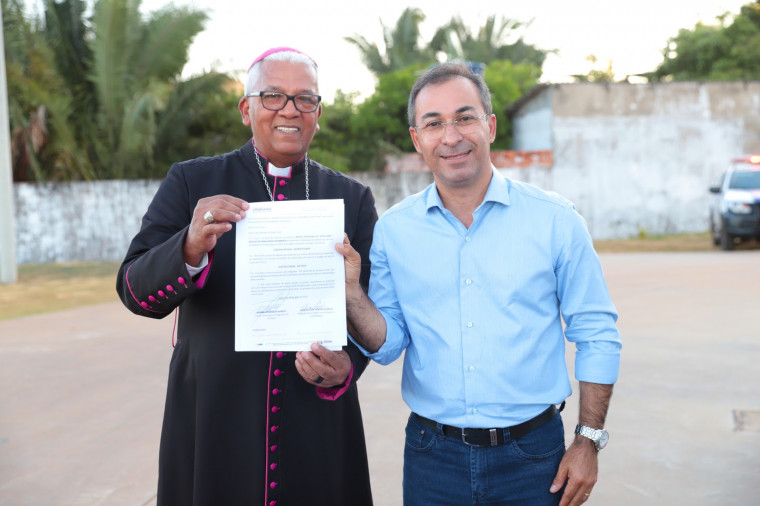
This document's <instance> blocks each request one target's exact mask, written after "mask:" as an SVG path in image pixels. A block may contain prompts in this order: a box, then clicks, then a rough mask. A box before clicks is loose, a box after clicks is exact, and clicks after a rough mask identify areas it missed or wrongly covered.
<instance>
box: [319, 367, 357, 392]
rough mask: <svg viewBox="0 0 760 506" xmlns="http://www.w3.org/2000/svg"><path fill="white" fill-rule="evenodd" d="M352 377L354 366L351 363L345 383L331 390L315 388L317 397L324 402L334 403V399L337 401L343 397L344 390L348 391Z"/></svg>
mask: <svg viewBox="0 0 760 506" xmlns="http://www.w3.org/2000/svg"><path fill="white" fill-rule="evenodd" d="M353 377H354V364H353V363H351V371H350V372H349V373H348V378H346V382H345V383H343V385H342V386H341V387H340V388H338V387H332V388H323V387H317V395H318V396H319V398H320V399H324V400H326V401H334V400H336V399H339V398H340V396H341V395H343V394H344V393H345V392H346V390H348V386H349V385H350V384H351V379H352V378H353Z"/></svg>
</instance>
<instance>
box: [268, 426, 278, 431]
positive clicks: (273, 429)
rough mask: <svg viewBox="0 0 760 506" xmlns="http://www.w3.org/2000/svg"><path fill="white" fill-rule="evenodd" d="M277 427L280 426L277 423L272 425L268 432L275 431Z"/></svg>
mask: <svg viewBox="0 0 760 506" xmlns="http://www.w3.org/2000/svg"><path fill="white" fill-rule="evenodd" d="M279 428H280V427H278V426H277V425H272V428H271V429H269V431H270V432H277V429H279Z"/></svg>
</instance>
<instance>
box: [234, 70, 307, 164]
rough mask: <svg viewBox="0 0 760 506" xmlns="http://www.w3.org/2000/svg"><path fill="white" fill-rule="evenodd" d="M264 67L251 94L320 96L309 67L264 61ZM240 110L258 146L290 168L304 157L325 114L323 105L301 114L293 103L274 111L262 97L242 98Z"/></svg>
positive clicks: (266, 155) (244, 122) (275, 161)
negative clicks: (262, 100)
mask: <svg viewBox="0 0 760 506" xmlns="http://www.w3.org/2000/svg"><path fill="white" fill-rule="evenodd" d="M260 65H261V77H260V78H259V80H258V82H257V83H256V85H255V86H254V87H253V89H252V90H251V91H254V92H256V91H280V92H282V93H287V94H289V95H296V94H299V93H305V94H312V95H318V94H319V89H318V87H317V74H316V72H315V70H314V68H313V67H311V66H310V65H308V64H305V63H301V62H289V61H276V60H264V61H263V62H261V63H260ZM238 108H239V109H240V114H241V116H242V118H243V124H244V125H247V126H250V127H251V131H252V132H253V141H254V143H255V144H256V147H257V148H258V149H259V151H261V153H262V154H263V155H264V156H265V157H266V158H267V159H268V160H269V161H270V162H271V163H273V164H274V165H276V166H278V167H289V166H291V165H293V164H294V163H296V162H297V161H299V160H301V159H302V158H303V157H304V155H305V154H306V151H307V150H308V149H309V144H310V143H311V139H312V138H313V137H314V134H315V133H316V132H317V130H319V125H318V120H319V117H320V116H321V115H322V106H321V105H320V106H319V107H318V108H317V110H316V111H314V112H301V111H299V110H298V109H296V107H295V104H293V101H292V100H288V102H287V103H286V104H285V107H284V108H283V109H281V110H279V111H270V110H268V109H265V108H264V106H262V105H261V99H260V98H259V97H248V98H245V97H244V98H242V99H241V100H240V103H239V104H238Z"/></svg>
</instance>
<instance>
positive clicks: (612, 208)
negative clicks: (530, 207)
mask: <svg viewBox="0 0 760 506" xmlns="http://www.w3.org/2000/svg"><path fill="white" fill-rule="evenodd" d="M513 120H514V130H515V136H514V138H515V146H514V148H515V149H552V150H553V156H554V166H553V168H552V170H551V173H550V175H549V177H547V178H546V188H547V189H551V190H555V191H557V192H559V193H561V194H563V195H565V196H566V197H568V198H569V199H571V200H573V201H574V202H575V203H576V205H577V206H578V209H579V211H580V212H581V214H583V215H584V217H585V218H586V220H587V221H588V223H589V229H590V231H591V234H592V236H594V237H595V238H598V239H604V238H615V237H630V236H635V235H638V234H639V233H641V232H644V233H647V234H673V233H683V232H702V231H704V230H706V229H707V226H708V225H707V207H708V202H709V196H708V192H707V187H708V186H709V185H710V184H711V183H712V182H713V181H714V180H715V178H716V177H717V175H718V174H719V173H720V172H721V171H722V170H723V169H724V168H725V167H726V166H727V165H728V162H729V160H730V159H731V158H733V157H736V156H741V155H745V154H749V153H758V152H760V82H749V83H658V84H644V85H632V84H625V83H617V84H602V83H599V84H597V83H580V84H562V85H552V86H548V87H545V88H544V89H542V90H540V91H539V93H537V94H536V95H535V96H534V97H532V98H531V99H530V100H529V101H527V102H526V103H525V104H524V105H523V106H522V107H520V109H519V110H518V112H517V114H516V116H515V117H514V118H513ZM547 129H549V130H550V134H547V131H546V130H547Z"/></svg>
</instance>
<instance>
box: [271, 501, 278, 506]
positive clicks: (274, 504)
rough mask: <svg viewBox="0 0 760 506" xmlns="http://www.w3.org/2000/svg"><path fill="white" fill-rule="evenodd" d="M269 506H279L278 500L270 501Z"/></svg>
mask: <svg viewBox="0 0 760 506" xmlns="http://www.w3.org/2000/svg"><path fill="white" fill-rule="evenodd" d="M269 506H277V501H269Z"/></svg>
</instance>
